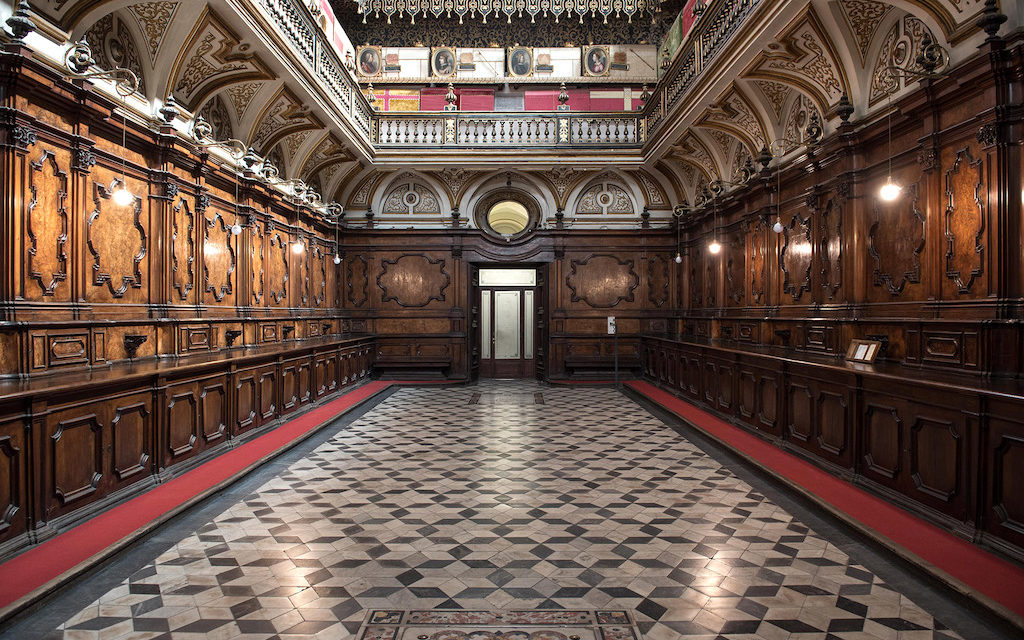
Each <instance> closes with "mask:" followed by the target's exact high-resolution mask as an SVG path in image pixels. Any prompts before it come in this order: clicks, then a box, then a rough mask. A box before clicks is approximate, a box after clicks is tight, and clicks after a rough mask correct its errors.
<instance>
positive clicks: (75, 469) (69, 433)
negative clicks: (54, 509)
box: [50, 411, 104, 506]
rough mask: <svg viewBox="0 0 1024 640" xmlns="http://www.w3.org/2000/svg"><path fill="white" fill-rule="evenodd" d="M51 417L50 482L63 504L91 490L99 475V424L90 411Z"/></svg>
mask: <svg viewBox="0 0 1024 640" xmlns="http://www.w3.org/2000/svg"><path fill="white" fill-rule="evenodd" d="M65 416H66V417H65ZM51 419H52V420H53V423H54V428H53V435H51V436H50V453H51V456H50V458H51V461H52V462H51V464H52V465H53V466H52V478H51V482H52V483H53V494H54V497H55V498H56V499H57V501H58V503H59V504H60V505H61V506H64V505H67V504H69V503H71V502H74V501H76V500H81V499H82V498H85V497H86V496H90V495H92V494H93V493H95V492H96V489H97V488H98V487H99V485H100V480H102V479H103V446H104V445H103V424H102V423H101V422H100V418H99V416H97V415H96V414H95V413H91V412H90V413H84V414H83V413H81V412H78V411H68V412H65V413H63V414H57V415H56V416H54V417H53V418H51Z"/></svg>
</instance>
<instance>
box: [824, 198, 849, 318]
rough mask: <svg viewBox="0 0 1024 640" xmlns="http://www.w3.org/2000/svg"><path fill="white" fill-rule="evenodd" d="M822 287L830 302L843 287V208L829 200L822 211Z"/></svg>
mask: <svg viewBox="0 0 1024 640" xmlns="http://www.w3.org/2000/svg"><path fill="white" fill-rule="evenodd" d="M818 250H819V251H820V252H821V286H822V287H823V288H824V289H825V292H826V293H827V294H828V297H829V300H831V299H833V298H835V296H836V293H838V292H839V289H840V287H842V286H843V208H842V206H841V205H840V204H839V203H837V202H836V200H835V199H833V198H829V199H828V201H827V202H826V203H825V208H824V209H822V210H821V239H820V241H819V244H818Z"/></svg>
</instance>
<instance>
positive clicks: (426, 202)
mask: <svg viewBox="0 0 1024 640" xmlns="http://www.w3.org/2000/svg"><path fill="white" fill-rule="evenodd" d="M412 180H413V178H412V176H402V177H399V178H398V179H397V180H396V181H395V184H393V186H392V187H391V190H390V191H388V194H387V196H385V198H384V205H383V207H382V212H383V213H384V214H385V215H388V214H432V215H440V214H441V202H440V199H439V198H438V196H437V194H436V193H434V191H433V189H431V188H429V187H427V186H426V185H422V184H420V183H418V182H413V181H412Z"/></svg>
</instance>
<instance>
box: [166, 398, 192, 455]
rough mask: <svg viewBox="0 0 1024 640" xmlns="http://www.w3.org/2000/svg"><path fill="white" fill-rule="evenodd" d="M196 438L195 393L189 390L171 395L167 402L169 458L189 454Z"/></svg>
mask: <svg viewBox="0 0 1024 640" xmlns="http://www.w3.org/2000/svg"><path fill="white" fill-rule="evenodd" d="M188 386H189V387H191V386H192V385H188ZM198 436H199V425H198V424H197V415H196V395H195V391H194V390H193V389H192V388H189V389H188V390H187V391H183V392H180V393H172V394H171V395H170V397H169V398H168V401H167V448H168V452H169V454H170V457H171V458H178V457H181V456H183V455H186V454H188V453H190V452H191V451H192V449H193V448H194V447H195V445H196V440H198Z"/></svg>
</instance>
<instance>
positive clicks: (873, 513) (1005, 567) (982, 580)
mask: <svg viewBox="0 0 1024 640" xmlns="http://www.w3.org/2000/svg"><path fill="white" fill-rule="evenodd" d="M625 384H626V385H628V386H629V387H630V388H632V389H633V390H635V391H637V392H639V393H641V394H643V395H644V396H646V397H647V398H649V399H650V400H652V401H653V402H654V403H655V404H658V405H661V406H662V407H664V408H665V409H668V410H669V411H671V412H672V413H674V414H676V415H678V416H680V417H681V418H683V419H685V420H687V421H689V422H690V423H691V424H693V425H694V426H696V427H697V428H698V429H700V430H702V431H705V432H707V433H708V434H710V435H711V436H713V437H715V438H717V439H718V440H720V441H722V442H724V443H726V444H727V445H728V446H729V447H731V448H733V449H735V450H736V451H739V452H741V453H743V454H744V455H746V456H749V457H750V458H753V459H754V460H756V461H757V462H759V463H760V464H762V465H764V466H765V467H767V468H769V469H771V470H772V471H773V472H775V473H777V474H779V475H780V476H783V477H785V478H787V479H788V480H789V481H790V482H793V483H794V484H796V485H798V486H800V487H802V488H803V489H804V490H805V491H808V492H810V493H812V494H814V495H816V496H817V497H818V498H820V499H821V500H823V501H825V502H827V503H828V504H830V505H832V506H833V507H835V508H836V509H838V510H839V511H842V512H843V513H845V514H846V515H847V516H849V517H850V518H852V519H854V520H857V521H859V522H860V523H861V524H863V525H865V526H867V527H869V528H870V529H872V530H874V531H875V532H877V533H878V534H880V535H882V536H884V537H886V538H888V539H889V540H891V541H892V542H894V543H896V544H897V545H899V546H901V547H903V548H904V549H907V550H908V551H910V552H911V553H913V554H914V555H916V556H917V557H919V558H921V559H922V560H924V561H925V562H928V563H930V564H932V565H934V566H935V567H938V568H939V569H940V570H942V571H944V572H945V573H947V574H949V575H950V576H952V577H953V578H954V579H956V580H958V581H959V582H961V583H963V584H964V585H966V586H968V587H970V588H972V589H974V590H976V591H978V592H980V593H982V594H984V595H986V596H988V597H989V598H990V599H992V600H994V601H995V602H997V603H999V604H1001V605H1002V606H1004V607H1006V608H1007V609H1009V610H1010V611H1012V612H1014V613H1016V614H1017V615H1018V616H1024V569H1021V568H1019V567H1017V566H1014V565H1012V564H1010V563H1009V562H1006V561H1004V560H1001V559H1000V558H998V557H996V556H995V555H993V554H991V553H989V552H987V551H985V550H984V549H981V548H980V547H977V546H975V545H973V544H971V543H970V542H967V541H966V540H962V539H960V538H957V537H956V536H954V535H952V534H949V533H947V532H945V531H943V530H941V529H939V528H938V527H935V526H933V525H931V524H928V523H927V522H925V521H924V520H921V519H920V518H917V517H915V516H913V515H911V514H910V513H908V512H906V511H904V510H903V509H900V508H899V507H896V506H894V505H892V504H889V503H888V502H886V501H885V500H882V499H881V498H878V497H875V496H874V495H871V494H869V493H868V492H866V491H864V490H862V489H860V488H858V487H855V486H854V485H852V484H850V483H848V482H845V481H843V480H840V479H839V478H836V477H835V476H833V475H831V474H829V473H828V472H826V471H823V470H822V469H819V468H818V467H816V466H814V465H813V464H811V463H810V462H807V461H805V460H802V459H800V458H798V457H797V456H795V455H793V454H790V453H786V452H785V451H783V450H781V449H779V448H777V447H775V446H774V445H772V444H769V443H768V442H765V441H764V440H762V439H760V438H758V437H757V436H755V435H752V434H750V433H747V432H746V431H744V430H742V429H740V428H739V427H736V426H733V425H731V424H729V423H727V422H725V421H724V420H721V419H719V418H716V417H715V416H713V415H711V414H710V413H707V412H705V411H702V410H700V409H698V408H697V407H695V406H693V405H692V404H690V403H688V402H686V401H684V400H680V399H679V398H676V397H675V396H673V395H671V394H669V393H667V392H665V391H662V390H661V389H659V388H657V387H655V386H654V385H652V384H649V383H647V382H642V381H629V382H626V383H625Z"/></svg>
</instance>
